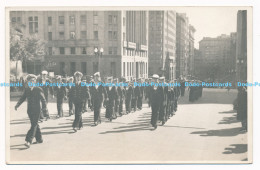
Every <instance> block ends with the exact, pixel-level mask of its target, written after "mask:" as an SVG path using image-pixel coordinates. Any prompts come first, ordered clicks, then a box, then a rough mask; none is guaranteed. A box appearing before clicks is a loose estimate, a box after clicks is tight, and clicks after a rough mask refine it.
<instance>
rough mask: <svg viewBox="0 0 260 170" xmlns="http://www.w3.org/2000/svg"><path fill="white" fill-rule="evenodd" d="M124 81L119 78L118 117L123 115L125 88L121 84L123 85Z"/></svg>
mask: <svg viewBox="0 0 260 170" xmlns="http://www.w3.org/2000/svg"><path fill="white" fill-rule="evenodd" d="M125 81H126V79H125V78H123V77H122V78H121V82H120V83H119V84H120V87H119V90H118V97H119V115H120V116H122V115H123V104H124V99H125V87H124V86H123V83H125Z"/></svg>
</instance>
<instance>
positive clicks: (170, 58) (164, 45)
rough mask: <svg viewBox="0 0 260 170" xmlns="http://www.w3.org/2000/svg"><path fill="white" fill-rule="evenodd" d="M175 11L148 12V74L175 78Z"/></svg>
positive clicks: (170, 78)
mask: <svg viewBox="0 0 260 170" xmlns="http://www.w3.org/2000/svg"><path fill="white" fill-rule="evenodd" d="M175 72H176V12H175V11H150V12H149V75H153V74H159V75H160V76H165V77H166V79H169V80H172V79H175V78H176V74H175Z"/></svg>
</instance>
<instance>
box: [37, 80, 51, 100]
mask: <svg viewBox="0 0 260 170" xmlns="http://www.w3.org/2000/svg"><path fill="white" fill-rule="evenodd" d="M39 83H40V84H41V83H43V82H42V78H41V79H40V80H39ZM45 83H49V84H50V83H51V81H50V80H49V79H46V82H45ZM41 88H42V90H43V93H44V96H45V99H46V100H47V101H48V98H47V97H48V94H49V91H50V93H51V95H53V87H52V86H50V85H44V86H41Z"/></svg>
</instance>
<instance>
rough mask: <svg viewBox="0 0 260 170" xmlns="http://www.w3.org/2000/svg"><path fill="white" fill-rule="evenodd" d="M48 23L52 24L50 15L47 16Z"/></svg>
mask: <svg viewBox="0 0 260 170" xmlns="http://www.w3.org/2000/svg"><path fill="white" fill-rule="evenodd" d="M48 25H49V26H50V25H52V17H48Z"/></svg>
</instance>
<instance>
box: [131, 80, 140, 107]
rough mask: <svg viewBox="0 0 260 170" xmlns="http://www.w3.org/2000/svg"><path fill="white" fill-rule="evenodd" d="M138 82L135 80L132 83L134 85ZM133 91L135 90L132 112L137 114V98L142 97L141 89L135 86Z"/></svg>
mask: <svg viewBox="0 0 260 170" xmlns="http://www.w3.org/2000/svg"><path fill="white" fill-rule="evenodd" d="M135 81H136V80H135V79H134V80H133V81H132V82H131V83H132V84H133V85H134V82H135ZM133 90H134V95H133V97H132V103H131V104H132V109H133V110H132V111H133V112H135V111H136V109H137V98H138V97H139V96H140V87H139V86H135V85H134V86H133Z"/></svg>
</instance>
